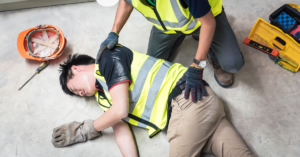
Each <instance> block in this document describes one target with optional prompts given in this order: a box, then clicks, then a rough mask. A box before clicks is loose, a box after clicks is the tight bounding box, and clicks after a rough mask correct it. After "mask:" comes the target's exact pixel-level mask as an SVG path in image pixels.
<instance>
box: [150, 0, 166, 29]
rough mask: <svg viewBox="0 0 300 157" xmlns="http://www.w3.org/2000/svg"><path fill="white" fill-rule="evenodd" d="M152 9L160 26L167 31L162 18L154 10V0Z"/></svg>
mask: <svg viewBox="0 0 300 157" xmlns="http://www.w3.org/2000/svg"><path fill="white" fill-rule="evenodd" d="M153 11H154V13H155V15H156V18H157V19H158V21H159V23H160V25H161V26H162V28H163V29H164V30H165V31H167V28H166V27H165V25H164V23H163V22H162V20H161V18H160V16H159V14H158V12H157V10H156V2H155V7H154V8H153Z"/></svg>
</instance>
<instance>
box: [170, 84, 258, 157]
mask: <svg viewBox="0 0 300 157" xmlns="http://www.w3.org/2000/svg"><path fill="white" fill-rule="evenodd" d="M206 90H207V92H208V94H209V96H207V97H203V99H202V100H201V101H198V102H197V103H193V102H192V100H191V98H190V99H189V100H186V99H184V92H182V93H181V94H180V95H179V96H177V97H175V98H173V100H172V114H171V119H170V123H169V127H168V133H167V137H168V141H169V143H170V150H169V156H170V157H196V156H198V157H199V156H200V152H201V151H203V152H204V153H210V154H213V155H215V156H216V157H253V156H254V155H253V154H252V153H251V151H250V150H249V149H248V147H247V146H246V144H245V143H244V141H243V140H242V139H241V137H240V136H239V134H238V133H237V132H236V130H235V129H234V128H233V126H232V125H231V124H230V123H229V122H228V120H227V119H226V117H225V113H224V107H223V104H222V102H221V101H220V100H219V98H218V97H217V96H216V94H215V93H214V92H213V91H212V89H211V88H210V87H206Z"/></svg>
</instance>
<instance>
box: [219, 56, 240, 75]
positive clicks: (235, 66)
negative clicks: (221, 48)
mask: <svg viewBox="0 0 300 157" xmlns="http://www.w3.org/2000/svg"><path fill="white" fill-rule="evenodd" d="M243 66H244V60H243V59H233V58H230V59H228V60H227V61H226V64H224V65H221V67H222V69H224V70H225V71H227V72H229V73H237V72H238V71H240V70H241V69H242V67H243Z"/></svg>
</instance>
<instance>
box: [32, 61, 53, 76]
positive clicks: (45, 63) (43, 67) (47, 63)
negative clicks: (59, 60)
mask: <svg viewBox="0 0 300 157" xmlns="http://www.w3.org/2000/svg"><path fill="white" fill-rule="evenodd" d="M49 63H50V62H49V61H45V62H43V63H42V64H41V65H40V66H39V67H38V68H37V69H36V70H35V73H37V74H38V73H40V72H41V71H42V70H44V69H45V68H46V67H47V66H48V65H49Z"/></svg>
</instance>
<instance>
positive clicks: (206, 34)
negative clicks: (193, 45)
mask: <svg viewBox="0 0 300 157" xmlns="http://www.w3.org/2000/svg"><path fill="white" fill-rule="evenodd" d="M215 29H216V21H215V19H214V18H213V19H211V20H209V21H206V23H204V24H202V26H201V29H200V35H199V45H198V49H197V53H196V56H195V58H196V59H197V60H205V59H206V56H207V53H208V51H209V48H210V45H211V42H212V39H213V37H214V33H215Z"/></svg>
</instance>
